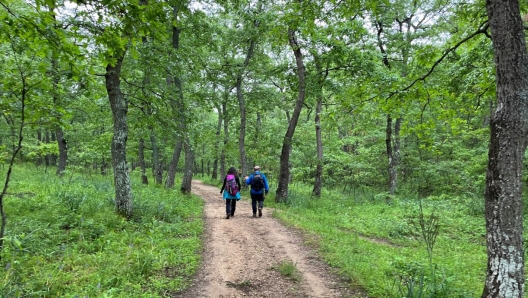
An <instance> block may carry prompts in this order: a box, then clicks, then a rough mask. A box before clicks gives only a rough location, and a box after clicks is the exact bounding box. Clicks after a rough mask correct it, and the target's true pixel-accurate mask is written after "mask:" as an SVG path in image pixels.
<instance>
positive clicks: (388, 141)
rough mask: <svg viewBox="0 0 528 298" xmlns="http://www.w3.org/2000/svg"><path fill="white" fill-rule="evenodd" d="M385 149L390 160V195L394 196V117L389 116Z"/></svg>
mask: <svg viewBox="0 0 528 298" xmlns="http://www.w3.org/2000/svg"><path fill="white" fill-rule="evenodd" d="M385 147H386V149H387V158H388V160H389V166H388V169H389V194H391V195H394V192H395V190H396V177H397V176H396V175H397V171H396V165H395V158H394V151H393V146H392V117H391V114H387V126H386V129H385Z"/></svg>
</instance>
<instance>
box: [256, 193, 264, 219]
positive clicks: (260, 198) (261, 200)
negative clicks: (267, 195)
mask: <svg viewBox="0 0 528 298" xmlns="http://www.w3.org/2000/svg"><path fill="white" fill-rule="evenodd" d="M257 201H258V216H259V217H262V208H264V194H260V195H258V199H257Z"/></svg>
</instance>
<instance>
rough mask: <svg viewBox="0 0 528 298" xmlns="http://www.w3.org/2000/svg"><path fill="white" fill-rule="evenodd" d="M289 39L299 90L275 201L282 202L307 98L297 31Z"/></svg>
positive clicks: (283, 145) (283, 154)
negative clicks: (295, 137) (296, 132)
mask: <svg viewBox="0 0 528 298" xmlns="http://www.w3.org/2000/svg"><path fill="white" fill-rule="evenodd" d="M288 39H289V42H290V46H291V48H292V50H293V54H294V55H295V62H296V64H297V76H298V78H299V90H298V94H297V101H296V102H295V108H294V110H293V115H292V117H291V121H290V122H289V125H288V130H287V131H286V135H285V136H284V139H283V141H282V151H281V157H280V174H279V185H278V187H277V192H276V196H275V201H277V202H282V201H285V200H286V199H287V198H288V183H289V181H288V179H289V177H290V167H289V166H290V152H291V149H292V140H293V134H294V133H295V128H296V127H297V122H298V121H299V115H300V114H301V110H302V106H303V103H304V97H305V84H306V83H305V77H306V73H305V72H306V69H305V67H304V61H303V55H302V53H301V48H300V47H299V44H298V43H297V37H296V34H295V30H293V29H291V28H290V29H288Z"/></svg>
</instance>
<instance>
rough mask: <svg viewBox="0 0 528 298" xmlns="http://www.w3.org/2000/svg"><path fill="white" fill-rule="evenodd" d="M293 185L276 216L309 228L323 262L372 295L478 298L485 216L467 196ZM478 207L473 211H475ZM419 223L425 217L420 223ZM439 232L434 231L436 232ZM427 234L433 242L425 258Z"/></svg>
mask: <svg viewBox="0 0 528 298" xmlns="http://www.w3.org/2000/svg"><path fill="white" fill-rule="evenodd" d="M310 193H311V188H308V187H307V188H303V187H302V186H299V185H297V186H292V187H291V188H290V195H289V198H288V201H287V202H286V203H281V204H277V203H274V202H273V198H272V197H271V196H270V197H269V198H268V199H267V200H266V204H267V205H268V206H273V207H275V208H277V209H278V210H279V211H278V212H275V214H274V216H276V217H278V218H279V219H281V220H282V221H283V222H285V223H286V224H288V225H291V226H294V227H296V228H300V229H302V230H303V231H306V232H307V233H308V234H309V235H310V236H311V237H309V238H310V239H314V240H313V243H312V244H313V245H315V246H316V247H317V248H318V249H319V250H320V252H321V254H322V256H323V257H324V258H325V260H326V261H327V262H328V263H329V264H330V265H332V266H334V267H336V268H338V270H339V271H340V272H341V274H343V275H344V276H345V277H347V278H348V279H349V280H350V283H351V284H352V285H354V286H360V287H362V288H364V289H366V290H367V291H368V294H369V297H479V296H480V294H481V293H482V288H483V285H484V277H485V269H486V247H485V222H484V215H481V216H475V215H471V211H470V210H469V209H471V208H472V206H471V203H464V202H465V201H466V200H467V199H463V198H444V197H441V198H439V197H430V198H427V199H423V200H422V201H421V202H422V206H423V208H420V203H419V202H420V201H419V200H417V199H397V198H396V199H393V200H392V201H391V203H390V204H387V202H386V201H385V199H384V198H383V199H380V200H378V199H376V197H375V196H370V197H366V196H365V197H361V198H359V197H356V198H353V197H349V196H346V195H343V194H338V193H337V192H333V193H329V192H324V193H323V195H322V196H321V198H314V197H312V196H310ZM473 207H474V206H473ZM420 219H421V220H420ZM432 227H436V228H438V229H437V232H434V231H435V230H434V229H432ZM424 231H425V233H426V234H428V235H429V236H431V235H432V234H435V233H436V234H435V236H434V238H431V237H429V238H428V239H429V242H430V243H431V242H432V243H431V244H432V245H431V247H432V249H431V253H430V254H429V253H428V250H427V242H428V241H426V240H425V238H424V236H423V235H424Z"/></svg>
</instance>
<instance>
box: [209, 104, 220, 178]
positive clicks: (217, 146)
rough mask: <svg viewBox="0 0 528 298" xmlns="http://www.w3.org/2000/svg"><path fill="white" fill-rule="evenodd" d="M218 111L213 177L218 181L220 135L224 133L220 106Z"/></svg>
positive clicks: (217, 107)
mask: <svg viewBox="0 0 528 298" xmlns="http://www.w3.org/2000/svg"><path fill="white" fill-rule="evenodd" d="M216 110H217V111H218V121H217V123H216V133H215V135H216V138H215V141H214V154H215V159H214V162H213V173H212V175H211V179H213V180H216V179H218V155H219V152H218V151H219V148H220V135H221V133H222V114H221V113H220V111H221V109H220V106H219V105H217V106H216Z"/></svg>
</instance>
